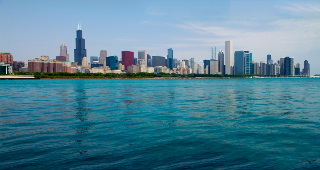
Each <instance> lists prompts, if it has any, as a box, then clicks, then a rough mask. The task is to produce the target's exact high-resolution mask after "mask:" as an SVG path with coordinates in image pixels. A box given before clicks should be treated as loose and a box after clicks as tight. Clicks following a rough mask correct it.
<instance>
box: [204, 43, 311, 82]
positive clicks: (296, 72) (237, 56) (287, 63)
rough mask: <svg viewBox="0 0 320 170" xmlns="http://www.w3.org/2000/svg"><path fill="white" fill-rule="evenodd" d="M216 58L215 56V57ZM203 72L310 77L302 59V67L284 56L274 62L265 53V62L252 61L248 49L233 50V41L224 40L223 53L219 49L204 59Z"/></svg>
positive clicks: (306, 65)
mask: <svg viewBox="0 0 320 170" xmlns="http://www.w3.org/2000/svg"><path fill="white" fill-rule="evenodd" d="M215 58H216V57H215ZM203 63H204V73H205V74H237V75H239V74H242V75H245V74H247V75H249V74H255V75H262V76H277V75H282V76H306V77H310V64H309V62H308V61H307V60H305V61H304V65H303V66H304V67H303V69H301V68H300V64H299V63H297V64H294V58H292V57H284V58H280V60H278V61H276V62H274V61H273V60H272V58H271V55H270V54H268V55H267V62H262V61H261V62H254V61H253V59H252V53H250V51H234V50H233V42H232V41H226V42H225V53H224V52H223V51H222V50H220V51H219V52H218V58H217V59H213V58H212V59H210V60H204V61H203Z"/></svg>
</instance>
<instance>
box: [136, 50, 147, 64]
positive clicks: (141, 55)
mask: <svg viewBox="0 0 320 170" xmlns="http://www.w3.org/2000/svg"><path fill="white" fill-rule="evenodd" d="M142 62H145V63H148V52H147V50H141V51H138V64H139V65H140V64H141V63H142Z"/></svg>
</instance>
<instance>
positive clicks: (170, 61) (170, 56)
mask: <svg viewBox="0 0 320 170" xmlns="http://www.w3.org/2000/svg"><path fill="white" fill-rule="evenodd" d="M167 62H168V63H167V64H168V68H169V69H170V70H173V50H172V48H169V49H168V55H167Z"/></svg>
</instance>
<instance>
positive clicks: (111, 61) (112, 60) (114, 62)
mask: <svg viewBox="0 0 320 170" xmlns="http://www.w3.org/2000/svg"><path fill="white" fill-rule="evenodd" d="M107 63H108V65H107V66H109V67H110V69H111V70H118V66H119V65H118V63H119V61H118V57H117V56H109V57H107Z"/></svg>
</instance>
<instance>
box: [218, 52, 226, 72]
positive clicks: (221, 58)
mask: <svg viewBox="0 0 320 170" xmlns="http://www.w3.org/2000/svg"><path fill="white" fill-rule="evenodd" d="M218 71H219V72H221V74H225V69H224V53H223V51H222V50H220V51H219V53H218Z"/></svg>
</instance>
